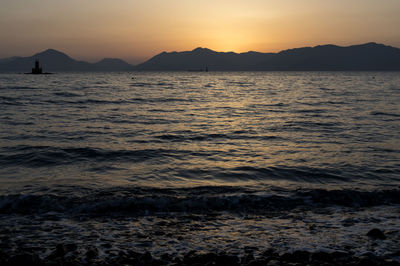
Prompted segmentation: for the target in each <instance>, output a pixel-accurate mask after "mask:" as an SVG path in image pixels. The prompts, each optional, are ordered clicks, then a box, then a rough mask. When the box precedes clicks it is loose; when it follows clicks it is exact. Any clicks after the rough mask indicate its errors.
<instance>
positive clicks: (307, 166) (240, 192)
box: [0, 72, 400, 260]
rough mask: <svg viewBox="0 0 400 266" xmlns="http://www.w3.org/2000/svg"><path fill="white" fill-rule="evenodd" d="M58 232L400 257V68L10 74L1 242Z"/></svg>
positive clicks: (50, 241)
mask: <svg viewBox="0 0 400 266" xmlns="http://www.w3.org/2000/svg"><path fill="white" fill-rule="evenodd" d="M374 228H377V229H379V230H381V231H382V232H383V233H384V234H385V238H386V239H376V238H371V237H370V236H368V235H367V233H368V232H369V231H370V230H371V229H374ZM60 243H64V244H71V243H73V244H75V245H76V246H77V249H78V250H79V252H81V253H82V254H85V252H86V251H87V250H90V249H93V248H95V249H96V250H97V251H98V254H97V256H98V257H99V259H106V258H112V257H113V256H114V257H115V256H118V254H119V252H121V251H124V250H125V251H126V250H131V251H135V252H149V253H150V254H151V255H152V256H154V257H160V256H163V255H165V254H168V255H169V256H176V257H179V256H183V254H187V253H188V252H199V253H201V252H226V253H229V254H242V253H244V252H247V251H248V250H252V251H253V253H254V256H257V255H258V254H261V253H262V252H264V251H265V250H267V249H270V248H273V249H274V250H276V251H277V252H280V253H284V252H293V251H295V250H303V251H309V252H317V251H324V252H335V251H338V252H351V253H352V254H356V255H362V254H374V255H376V256H389V257H392V258H393V259H395V260H400V72H121V73H119V72H118V73H109V72H107V73H56V74H53V75H23V74H0V248H1V250H2V251H3V252H8V253H18V252H21V251H26V250H29V251H32V250H33V251H35V252H36V253H37V254H39V255H40V257H41V258H44V257H46V256H48V255H49V254H51V253H52V252H54V249H55V247H56V246H57V245H58V244H60Z"/></svg>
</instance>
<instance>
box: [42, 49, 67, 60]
mask: <svg viewBox="0 0 400 266" xmlns="http://www.w3.org/2000/svg"><path fill="white" fill-rule="evenodd" d="M34 56H46V57H47V56H57V57H65V58H70V57H69V56H68V55H67V54H65V53H63V52H60V51H57V50H54V49H47V50H45V51H43V52H40V53H37V54H35V55H34Z"/></svg>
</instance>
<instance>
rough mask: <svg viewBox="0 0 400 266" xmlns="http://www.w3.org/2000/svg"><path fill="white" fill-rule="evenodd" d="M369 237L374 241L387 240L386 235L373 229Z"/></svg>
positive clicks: (368, 234)
mask: <svg viewBox="0 0 400 266" xmlns="http://www.w3.org/2000/svg"><path fill="white" fill-rule="evenodd" d="M367 236H369V237H370V238H373V239H381V240H384V239H386V236H385V234H384V233H383V232H382V231H381V230H379V229H378V228H374V229H371V230H370V231H369V232H368V233H367Z"/></svg>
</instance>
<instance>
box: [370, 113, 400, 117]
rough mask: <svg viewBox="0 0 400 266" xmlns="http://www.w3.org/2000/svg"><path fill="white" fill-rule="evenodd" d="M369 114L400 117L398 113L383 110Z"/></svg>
mask: <svg viewBox="0 0 400 266" xmlns="http://www.w3.org/2000/svg"><path fill="white" fill-rule="evenodd" d="M371 115H374V116H391V117H400V114H394V113H385V112H371Z"/></svg>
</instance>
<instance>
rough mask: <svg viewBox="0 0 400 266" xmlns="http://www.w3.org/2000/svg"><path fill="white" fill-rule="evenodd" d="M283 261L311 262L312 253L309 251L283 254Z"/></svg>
mask: <svg viewBox="0 0 400 266" xmlns="http://www.w3.org/2000/svg"><path fill="white" fill-rule="evenodd" d="M281 259H282V260H283V261H287V262H308V261H309V260H310V253H309V252H308V251H300V250H297V251H295V252H293V253H285V254H283V255H282V256H281Z"/></svg>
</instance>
